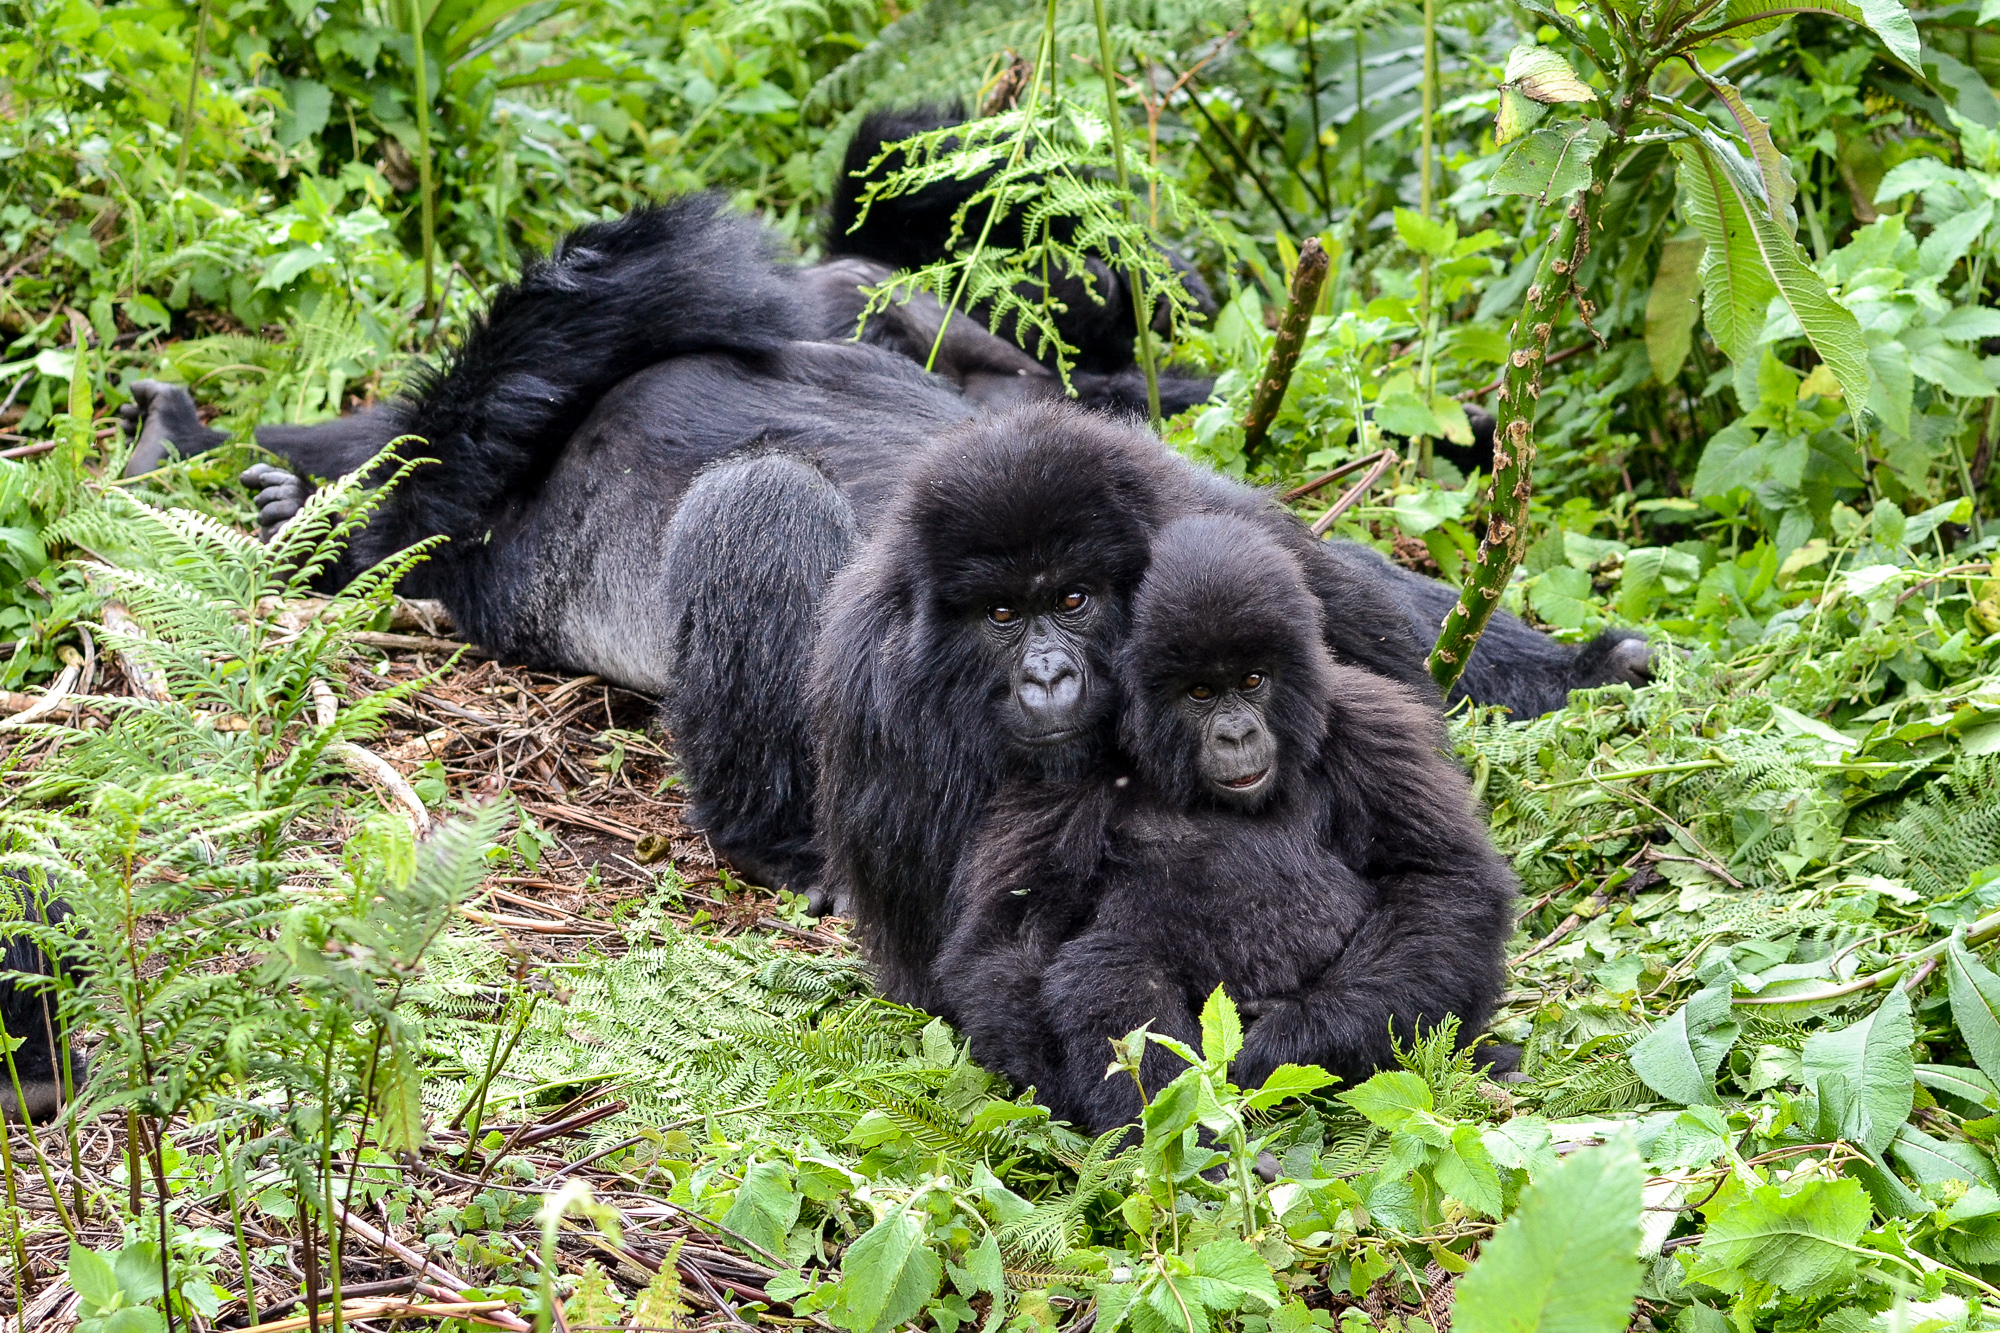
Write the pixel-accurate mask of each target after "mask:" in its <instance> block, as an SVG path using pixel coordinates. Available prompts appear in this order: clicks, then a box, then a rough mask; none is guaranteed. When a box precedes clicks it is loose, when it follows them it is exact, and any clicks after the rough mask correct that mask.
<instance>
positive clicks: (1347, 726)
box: [1237, 668, 1515, 1087]
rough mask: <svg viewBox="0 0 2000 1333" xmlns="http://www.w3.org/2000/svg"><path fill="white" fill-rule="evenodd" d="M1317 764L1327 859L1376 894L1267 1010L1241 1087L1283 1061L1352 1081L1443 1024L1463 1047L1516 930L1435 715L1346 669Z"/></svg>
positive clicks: (1240, 1071) (1500, 871)
mask: <svg viewBox="0 0 2000 1333" xmlns="http://www.w3.org/2000/svg"><path fill="white" fill-rule="evenodd" d="M1327 731H1328V734H1327V739H1326V743H1325V746H1324V748H1323V749H1322V751H1321V754H1320V757H1319V770H1320V771H1319V772H1318V773H1317V774H1316V775H1315V778H1316V780H1317V781H1319V782H1320V783H1321V784H1323V791H1324V793H1325V800H1326V819H1327V825H1328V827H1327V839H1328V843H1329V847H1328V850H1329V854H1332V855H1337V856H1339V857H1340V858H1341V859H1342V860H1343V861H1344V862H1345V863H1346V864H1347V866H1348V867H1349V868H1350V869H1351V870H1352V871H1353V872H1354V873H1355V874H1356V875H1357V876H1358V877H1359V878H1360V880H1361V881H1362V882H1363V883H1364V884H1366V885H1367V886H1368V887H1369V889H1370V890H1372V902H1371V903H1370V904H1369V906H1368V908H1367V911H1366V914H1365V916H1364V918H1363V921H1362V924H1361V926H1360V927H1359V929H1357V930H1356V931H1355V933H1354V934H1353V936H1352V937H1350V938H1349V939H1348V941H1347V943H1346V945H1345V947H1344V949H1343V950H1342V952H1341V954H1340V956H1339V958H1338V959H1337V960H1336V961H1335V962H1334V963H1333V965H1332V966H1331V967H1329V968H1328V969H1327V970H1326V972H1325V973H1324V974H1322V975H1321V976H1320V978H1319V979H1318V980H1317V981H1316V982H1313V983H1312V984H1310V985H1308V986H1307V987H1305V988H1304V989H1303V990H1302V991H1301V992H1300V993H1299V994H1297V995H1293V996H1287V997H1282V998H1278V999H1275V1000H1273V1001H1271V1002H1269V1003H1267V1004H1265V1005H1263V1006H1262V1008H1261V1013H1260V1016H1259V1017H1258V1018H1257V1020H1256V1021H1255V1023H1253V1024H1252V1026H1251V1028H1250V1030H1249V1032H1248V1033H1247V1034H1246V1037H1245V1044H1244V1050H1243V1054H1242V1055H1241V1056H1240V1057H1239V1058H1238V1063H1237V1080H1238V1082H1239V1083H1241V1084H1243V1085H1244V1086H1246V1087H1255V1086H1257V1085H1259V1084H1261V1083H1262V1081H1263V1080H1264V1078H1265V1077H1266V1076H1268V1075H1269V1074H1270V1072H1271V1070H1272V1069H1274V1068H1276V1067H1277V1066H1278V1065H1280V1064H1285V1063H1297V1064H1319V1065H1324V1066H1325V1067H1326V1068H1327V1069H1329V1070H1330V1071H1332V1072H1333V1073H1335V1074H1338V1075H1340V1076H1341V1077H1343V1078H1347V1079H1359V1078H1365V1077H1366V1076H1367V1075H1368V1074H1369V1073H1370V1072H1372V1071H1373V1070H1375V1069H1378V1068H1381V1067H1383V1066H1385V1065H1390V1064H1393V1063H1394V1047H1393V1044H1392V1040H1391V1032H1392V1031H1393V1033H1394V1034H1395V1040H1399V1041H1403V1042H1408V1041H1409V1040H1410V1039H1411V1038H1412V1036H1414V1035H1415V1033H1416V1032H1417V1030H1419V1029H1420V1028H1427V1027H1430V1026H1433V1025H1435V1024H1436V1023H1438V1022H1439V1021H1441V1020H1442V1019H1444V1018H1445V1017H1446V1016H1447V1015H1456V1016H1457V1017H1458V1018H1459V1020H1460V1023H1461V1027H1460V1033H1461V1037H1460V1040H1461V1043H1462V1044H1464V1043H1469V1042H1470V1040H1471V1038H1472V1037H1473V1036H1475V1035H1476V1034H1477V1033H1478V1032H1479V1030H1480V1029H1481V1028H1482V1027H1484V1025H1485V1024H1486V1022H1487V1020H1488V1019H1489V1018H1490V1017H1491V1016H1492V1013H1493V1009H1494V1006H1495V1005H1496V1004H1497V1003H1498V1000H1499V996H1500V990H1501V985H1502V981H1503V972H1504V962H1505V957H1504V951H1505V945H1506V941H1507V939H1508V937H1509V936H1510V935H1512V933H1513V929H1514V920H1513V903H1514V898H1515V881H1514V874H1513V871H1512V870H1511V869H1510V868H1509V867H1508V865H1507V863H1506V861H1505V860H1504V859H1502V858H1501V856H1500V855H1499V853H1498V852H1496V851H1495V850H1494V848H1493V845H1492V842H1491V841H1490V840H1489V838H1488V837H1487V834H1486V829H1485V827H1484V823H1483V820H1482V819H1481V817H1480V814H1479V811H1478V809H1477V808H1476V806H1475V805H1474V802H1473V800H1472V793H1471V790H1470V786H1469V784H1468V782H1467V780H1466V777H1465V774H1464V772H1463V771H1462V770H1461V769H1460V768H1459V766H1458V765H1457V763H1456V762H1455V761H1454V760H1453V759H1452V758H1450V757H1449V755H1448V754H1447V752H1446V750H1445V745H1446V739H1445V735H1444V729H1443V726H1442V724H1441V722H1440V720H1439V719H1438V717H1437V715H1436V713H1435V712H1434V711H1432V710H1431V709H1430V708H1429V707H1427V706H1425V705H1424V704H1422V703H1420V702H1419V701H1418V700H1417V699H1415V698H1413V697H1412V696H1411V695H1410V694H1409V693H1408V692H1407V691H1404V690H1399V689H1397V688H1396V687H1395V686H1393V685H1390V684H1388V683H1386V682H1384V681H1383V680H1382V679H1381V678H1380V677H1377V676H1373V675H1371V674H1369V673H1366V672H1361V671H1356V670H1352V669H1347V668H1341V669H1338V671H1337V674H1336V686H1335V707H1334V711H1333V715H1332V717H1331V719H1330V721H1329V723H1328V728H1327Z"/></svg>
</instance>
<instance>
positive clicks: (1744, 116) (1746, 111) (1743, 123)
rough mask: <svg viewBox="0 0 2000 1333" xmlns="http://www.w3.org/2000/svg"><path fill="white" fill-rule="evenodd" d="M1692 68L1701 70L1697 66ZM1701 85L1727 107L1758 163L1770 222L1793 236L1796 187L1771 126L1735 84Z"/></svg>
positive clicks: (1712, 80)
mask: <svg viewBox="0 0 2000 1333" xmlns="http://www.w3.org/2000/svg"><path fill="white" fill-rule="evenodd" d="M1695 68H1696V69H1700V68H1701V67H1700V66H1699V65H1696V66H1695ZM1702 82H1704V83H1706V84H1707V85H1708V88H1709V91H1710V92H1712V93H1714V94H1715V98H1716V100H1717V101H1719V102H1721V103H1722V104H1723V105H1724V106H1726V107H1728V108H1729V114H1730V115H1731V116H1732V117H1734V118H1735V120H1736V128H1737V129H1739V130H1741V131H1742V132H1743V141H1744V142H1745V143H1747V144H1749V145H1750V156H1751V157H1752V158H1753V159H1755V161H1756V163H1757V172H1758V176H1759V178H1760V179H1761V180H1762V182H1763V185H1764V206H1765V209H1766V211H1767V212H1769V213H1770V215H1771V220H1772V221H1774V222H1776V223H1777V224H1779V225H1780V226H1781V227H1783V228H1784V231H1785V234H1786V235H1787V236H1790V235H1792V234H1794V233H1795V232H1796V231H1797V230H1798V219H1797V216H1796V215H1795V214H1794V213H1793V212H1792V199H1793V197H1794V196H1795V195H1797V194H1798V187H1797V186H1796V185H1794V184H1793V183H1792V169H1791V165H1790V164H1789V163H1787V162H1786V161H1785V155H1784V154H1783V153H1781V152H1779V151H1778V145H1777V144H1776V143H1774V142H1773V141H1772V139H1771V127H1770V126H1769V125H1766V124H1765V123H1764V119H1763V117H1761V116H1759V115H1758V114H1757V113H1756V112H1755V111H1753V110H1751V109H1750V104H1749V103H1748V102H1746V101H1744V100H1743V94H1742V92H1741V91H1740V90H1739V89H1738V88H1737V87H1736V85H1735V84H1733V83H1731V82H1729V81H1728V80H1727V79H1719V78H1704V79H1703V80H1702ZM1746 202H1747V201H1746Z"/></svg>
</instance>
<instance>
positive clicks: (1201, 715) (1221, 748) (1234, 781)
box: [1179, 666, 1280, 807]
mask: <svg viewBox="0 0 2000 1333" xmlns="http://www.w3.org/2000/svg"><path fill="white" fill-rule="evenodd" d="M1207 674H1208V673H1204V675H1207ZM1213 674H1214V676H1215V679H1213V680H1209V679H1201V680H1196V681H1193V682H1191V683H1189V684H1188V686H1187V687H1186V688H1185V689H1184V690H1183V691H1182V692H1181V697H1180V701H1179V711H1180V715H1181V720H1182V722H1183V724H1184V725H1185V726H1186V727H1187V728H1188V730H1189V731H1190V732H1191V733H1192V735H1193V740H1194V747H1193V748H1194V753H1195V755H1196V760H1195V767H1196V768H1197V769H1198V770H1199V772H1200V774H1201V780H1202V782H1204V783H1205V784H1207V787H1208V790H1209V791H1210V792H1211V793H1213V794H1214V795H1215V796H1216V797H1218V798H1219V799H1221V800H1223V801H1225V802H1227V803H1229V804H1231V805H1242V806H1246V807H1247V806H1255V805H1256V804H1258V803H1259V802H1260V801H1262V800H1263V798H1264V795H1265V793H1267V792H1268V791H1270V789H1271V787H1272V786H1273V784H1274V779H1275V778H1276V775H1277V772H1278V761H1279V758H1280V755H1279V752H1278V751H1279V744H1278V734H1277V733H1276V732H1275V731H1273V730H1272V729H1271V724H1270V722H1269V720H1268V719H1267V718H1266V716H1265V713H1266V710H1267V708H1268V707H1269V704H1270V701H1271V698H1272V696H1273V694H1274V693H1275V692H1276V690H1277V688H1278V687H1277V686H1276V685H1275V684H1274V683H1273V681H1272V679H1271V673H1270V672H1269V671H1267V670H1264V669H1263V668H1261V667H1256V666H1251V667H1247V668H1246V669H1244V670H1241V671H1228V672H1216V673H1213Z"/></svg>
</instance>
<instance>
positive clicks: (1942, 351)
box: [1910, 342, 1993, 398]
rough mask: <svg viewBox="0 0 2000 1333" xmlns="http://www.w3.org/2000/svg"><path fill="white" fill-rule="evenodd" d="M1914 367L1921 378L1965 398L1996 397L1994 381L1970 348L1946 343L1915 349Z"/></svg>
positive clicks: (1911, 365)
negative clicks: (1994, 395)
mask: <svg viewBox="0 0 2000 1333" xmlns="http://www.w3.org/2000/svg"><path fill="white" fill-rule="evenodd" d="M1910 370H1911V372H1912V373H1914V374H1915V375H1916V376H1917V378H1918V379H1921V380H1924V381H1926V382H1927V383H1930V384H1935V385H1937V386H1938V387H1939V388H1940V389H1943V390H1944V391H1945V392H1946V393H1955V394H1957V395H1959V396H1960V397H1961V398H1991V397H1992V396H1993V381H1992V380H1990V379H1988V378H1987V377H1986V368H1985V366H1984V365H1983V364H1982V363H1981V362H1980V359H1979V358H1978V357H1977V356H1974V355H1973V354H1972V351H1971V349H1969V348H1965V347H1957V346H1954V345H1953V344H1951V343H1944V342H1940V343H1933V344H1932V345H1930V346H1929V347H1917V348H1913V349H1912V350H1911V352H1910Z"/></svg>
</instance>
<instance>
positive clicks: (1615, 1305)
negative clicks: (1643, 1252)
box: [1451, 1138, 1641, 1333]
mask: <svg viewBox="0 0 2000 1333" xmlns="http://www.w3.org/2000/svg"><path fill="white" fill-rule="evenodd" d="M1640 1180H1641V1173H1640V1169H1639V1152H1638V1149H1637V1148H1635V1147H1633V1146H1632V1143H1631V1140H1630V1139H1629V1138H1621V1139H1618V1140H1615V1141H1613V1142H1612V1143H1610V1144H1608V1145H1606V1146H1605V1147H1602V1148H1591V1149H1586V1150H1585V1151H1583V1152H1579V1153H1576V1154H1574V1155H1573V1156H1571V1157H1570V1158H1569V1159H1568V1160H1566V1161H1565V1162H1563V1163H1562V1165H1560V1166H1558V1167H1556V1168H1555V1169H1554V1170H1552V1171H1550V1172H1548V1173H1547V1174H1546V1175H1544V1176H1542V1177H1541V1178H1540V1179H1538V1180H1537V1181H1535V1183H1534V1184H1532V1185H1530V1186H1529V1187H1528V1188H1527V1190H1526V1191H1525V1192H1523V1194H1522V1196H1521V1206H1520V1208H1519V1209H1517V1210H1516V1211H1515V1213H1514V1216H1513V1217H1511V1218H1509V1219H1508V1221H1507V1224H1506V1225H1505V1226H1503V1227H1501V1228H1500V1230H1499V1231H1498V1232H1497V1233H1495V1235H1494V1237H1493V1239H1492V1240H1490V1241H1488V1242H1486V1244H1485V1246H1484V1247H1483V1248H1482V1250H1481V1253H1480V1256H1479V1262H1478V1263H1476V1264H1474V1265H1473V1266H1472V1271H1471V1272H1470V1273H1467V1274H1466V1275H1465V1276H1464V1277H1463V1278H1461V1279H1459V1282H1458V1288H1457V1294H1456V1296H1455V1297H1454V1304H1453V1306H1452V1312H1451V1326H1452V1328H1453V1329H1454V1330H1455V1333H1621V1331H1622V1330H1623V1329H1624V1328H1625V1327H1626V1325H1627V1323H1628V1322H1629V1321H1630V1320H1631V1317H1632V1301H1633V1298H1634V1297H1635V1296H1637V1295H1638V1294H1639V1259H1638V1249H1639V1186H1640Z"/></svg>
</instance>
